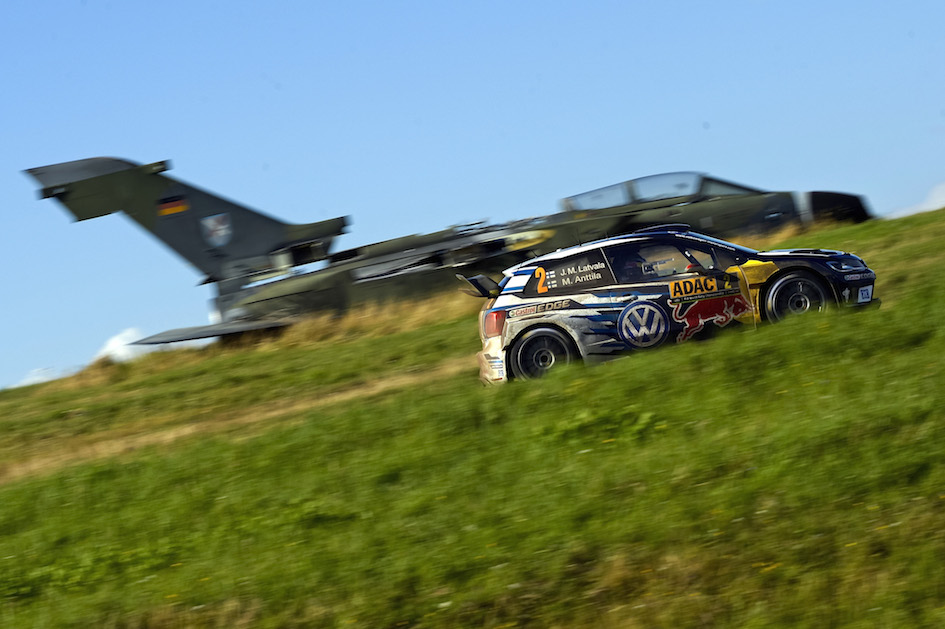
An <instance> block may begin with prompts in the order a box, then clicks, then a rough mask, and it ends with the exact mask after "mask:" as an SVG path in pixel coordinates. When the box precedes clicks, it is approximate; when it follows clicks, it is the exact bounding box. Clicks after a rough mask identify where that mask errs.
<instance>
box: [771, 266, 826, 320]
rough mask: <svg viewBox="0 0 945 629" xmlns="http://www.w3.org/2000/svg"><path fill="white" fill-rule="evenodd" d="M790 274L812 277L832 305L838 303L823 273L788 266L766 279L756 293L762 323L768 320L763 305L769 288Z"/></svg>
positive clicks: (806, 267) (801, 267)
mask: <svg viewBox="0 0 945 629" xmlns="http://www.w3.org/2000/svg"><path fill="white" fill-rule="evenodd" d="M790 273H803V274H804V275H809V276H811V277H813V278H814V279H815V280H816V281H817V283H818V284H820V286H821V288H823V289H824V290H825V291H826V292H827V296H828V297H829V298H830V299H831V300H832V301H833V305H837V304H838V303H840V300H839V299H838V297H837V291H836V290H835V289H834V287H833V283H831V282H830V280H828V279H827V278H826V277H825V276H824V274H823V273H820V272H818V271H817V270H816V269H814V268H812V267H809V266H802V265H794V266H789V267H787V268H784V269H778V271H777V272H776V273H773V274H772V275H771V276H770V277H769V278H768V279H766V280H765V282H764V284H762V286H761V290H760V291H759V293H758V310H759V313H760V314H761V320H762V321H768V320H769V319H768V309H767V308H766V307H765V304H766V303H767V301H768V293H769V292H770V291H771V287H772V286H774V285H775V284H776V283H777V282H778V280H779V279H781V278H782V277H784V276H785V275H788V274H790Z"/></svg>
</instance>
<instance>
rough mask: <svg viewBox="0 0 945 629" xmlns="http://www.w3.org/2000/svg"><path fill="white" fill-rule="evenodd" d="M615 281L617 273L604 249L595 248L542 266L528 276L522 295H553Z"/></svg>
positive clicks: (549, 261)
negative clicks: (610, 265) (607, 259)
mask: <svg viewBox="0 0 945 629" xmlns="http://www.w3.org/2000/svg"><path fill="white" fill-rule="evenodd" d="M613 283H614V276H613V273H612V272H611V270H610V267H609V266H608V265H607V262H606V261H605V260H604V255H603V254H602V253H601V251H600V249H592V250H590V251H585V252H584V253H581V254H578V255H575V256H570V257H567V258H562V259H561V260H548V261H547V262H545V263H543V264H540V265H538V266H537V267H535V271H534V272H533V273H532V276H531V277H530V278H528V282H526V284H525V288H524V289H523V290H522V295H523V296H525V297H544V296H548V297H551V296H554V295H562V294H568V293H577V292H580V291H582V290H587V289H590V288H598V287H600V286H607V285H608V284H613Z"/></svg>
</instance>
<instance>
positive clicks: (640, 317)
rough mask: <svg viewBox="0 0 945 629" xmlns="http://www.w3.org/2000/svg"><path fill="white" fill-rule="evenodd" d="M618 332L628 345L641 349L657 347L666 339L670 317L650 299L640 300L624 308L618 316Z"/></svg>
mask: <svg viewBox="0 0 945 629" xmlns="http://www.w3.org/2000/svg"><path fill="white" fill-rule="evenodd" d="M617 332H618V334H620V338H621V340H623V342H624V343H626V344H627V345H630V346H632V347H636V348H639V349H646V348H649V347H656V346H657V345H659V344H660V343H662V342H663V341H665V340H666V336H667V334H668V333H669V318H668V317H667V316H666V313H665V312H663V309H662V308H660V307H659V306H658V305H656V304H654V303H652V302H649V301H638V302H636V303H633V304H630V305H629V306H627V307H626V308H624V309H623V312H621V313H620V316H619V317H618V318H617Z"/></svg>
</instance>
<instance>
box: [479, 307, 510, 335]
mask: <svg viewBox="0 0 945 629" xmlns="http://www.w3.org/2000/svg"><path fill="white" fill-rule="evenodd" d="M507 314H508V310H490V311H489V312H487V313H486V318H485V320H484V321H483V322H482V332H483V334H484V335H485V337H486V338H489V337H492V336H501V335H502V328H504V327H505V316H506V315H507Z"/></svg>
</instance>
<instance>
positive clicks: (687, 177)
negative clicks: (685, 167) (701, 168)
mask: <svg viewBox="0 0 945 629" xmlns="http://www.w3.org/2000/svg"><path fill="white" fill-rule="evenodd" d="M630 183H631V184H632V186H633V198H634V200H636V201H637V202H643V201H658V200H660V199H672V198H674V197H687V196H689V195H692V194H696V193H697V192H699V186H700V185H702V175H700V174H699V173H666V174H664V175H651V176H649V177H640V178H639V179H634V180H633V181H631V182H630Z"/></svg>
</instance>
